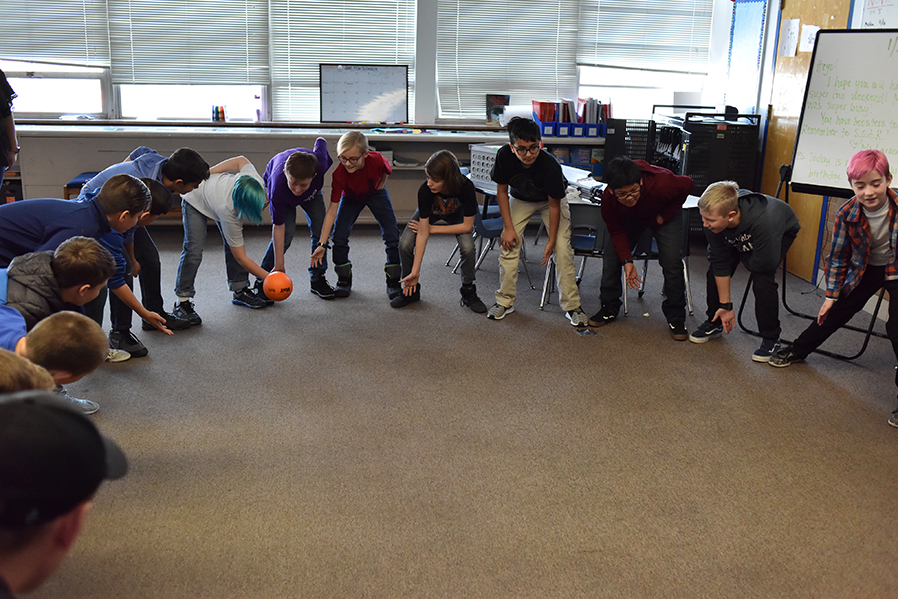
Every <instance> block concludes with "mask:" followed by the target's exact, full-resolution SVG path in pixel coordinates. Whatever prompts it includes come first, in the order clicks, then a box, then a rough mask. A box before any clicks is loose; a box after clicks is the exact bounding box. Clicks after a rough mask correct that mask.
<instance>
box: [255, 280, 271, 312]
mask: <svg viewBox="0 0 898 599" xmlns="http://www.w3.org/2000/svg"><path fill="white" fill-rule="evenodd" d="M251 291H252V293H253V294H255V296H256V297H257V298H259V299H260V300H262V301H263V302H265V305H266V306H273V305H274V300H273V299H271V298H270V297H268V296H267V295H265V283H264V281H263V280H262V279H256V284H255V286H254V287H253V288H252V289H251Z"/></svg>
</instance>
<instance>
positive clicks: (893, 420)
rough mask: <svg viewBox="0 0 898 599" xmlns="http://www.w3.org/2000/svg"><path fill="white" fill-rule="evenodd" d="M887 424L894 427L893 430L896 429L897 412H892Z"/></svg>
mask: <svg viewBox="0 0 898 599" xmlns="http://www.w3.org/2000/svg"><path fill="white" fill-rule="evenodd" d="M889 424H890V425H891V426H894V427H895V428H898V410H895V411H894V412H892V415H891V416H889Z"/></svg>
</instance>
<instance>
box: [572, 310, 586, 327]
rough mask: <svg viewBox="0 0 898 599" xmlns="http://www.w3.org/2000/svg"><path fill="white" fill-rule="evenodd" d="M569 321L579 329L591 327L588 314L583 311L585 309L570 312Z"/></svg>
mask: <svg viewBox="0 0 898 599" xmlns="http://www.w3.org/2000/svg"><path fill="white" fill-rule="evenodd" d="M567 319H568V320H570V321H571V324H572V325H573V326H575V327H578V328H582V327H587V326H589V317H588V316H587V315H586V312H584V311H583V308H574V309H573V310H568V312H567Z"/></svg>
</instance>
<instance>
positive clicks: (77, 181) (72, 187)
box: [62, 172, 99, 200]
mask: <svg viewBox="0 0 898 599" xmlns="http://www.w3.org/2000/svg"><path fill="white" fill-rule="evenodd" d="M98 174H99V173H93V172H84V173H81V174H80V175H78V176H77V177H75V178H74V179H72V180H71V181H69V182H68V183H66V184H65V187H63V188H62V197H64V198H65V199H67V200H70V199H72V198H73V197H75V198H77V197H78V195H79V194H80V193H81V188H82V187H84V184H85V183H87V182H88V181H90V180H91V179H92V178H94V177H96V176H97V175H98Z"/></svg>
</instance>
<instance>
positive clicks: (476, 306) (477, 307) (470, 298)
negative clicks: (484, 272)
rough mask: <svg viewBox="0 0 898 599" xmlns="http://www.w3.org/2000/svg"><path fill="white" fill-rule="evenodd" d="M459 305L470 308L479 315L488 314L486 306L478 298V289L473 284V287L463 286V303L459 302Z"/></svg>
mask: <svg viewBox="0 0 898 599" xmlns="http://www.w3.org/2000/svg"><path fill="white" fill-rule="evenodd" d="M459 305H460V306H466V307H468V308H470V309H471V311H472V312H476V313H477V314H483V313H484V312H486V304H484V303H483V301H481V299H480V298H479V297H477V287H476V286H475V285H474V284H473V283H472V284H471V285H462V286H461V301H460V302H459Z"/></svg>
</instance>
